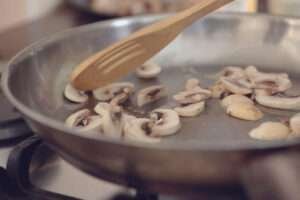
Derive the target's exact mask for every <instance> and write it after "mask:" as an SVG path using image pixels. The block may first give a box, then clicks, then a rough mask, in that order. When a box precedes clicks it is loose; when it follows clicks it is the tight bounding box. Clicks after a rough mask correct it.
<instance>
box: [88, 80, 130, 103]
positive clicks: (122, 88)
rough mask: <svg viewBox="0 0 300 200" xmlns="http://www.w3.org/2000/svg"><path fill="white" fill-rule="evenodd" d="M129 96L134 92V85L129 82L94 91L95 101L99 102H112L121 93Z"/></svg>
mask: <svg viewBox="0 0 300 200" xmlns="http://www.w3.org/2000/svg"><path fill="white" fill-rule="evenodd" d="M124 92H125V93H127V94H128V95H129V94H131V93H133V92H134V85H133V84H132V83H128V82H121V83H112V84H110V85H107V86H105V87H102V88H99V89H96V90H94V91H93V95H94V97H95V99H97V100H98V101H110V100H112V99H113V98H114V97H116V96H117V95H119V94H121V93H124Z"/></svg>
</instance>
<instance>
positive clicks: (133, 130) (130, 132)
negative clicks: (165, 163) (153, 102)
mask: <svg viewBox="0 0 300 200" xmlns="http://www.w3.org/2000/svg"><path fill="white" fill-rule="evenodd" d="M149 123H150V120H149V119H146V118H140V119H139V118H136V117H134V116H130V117H126V119H125V122H124V128H123V131H124V138H125V139H127V140H134V141H140V142H147V143H157V142H160V141H161V140H160V138H154V137H150V136H149V135H150V133H151V129H150V127H149Z"/></svg>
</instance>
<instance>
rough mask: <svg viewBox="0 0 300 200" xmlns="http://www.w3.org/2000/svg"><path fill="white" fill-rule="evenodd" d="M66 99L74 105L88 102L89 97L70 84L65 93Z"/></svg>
mask: <svg viewBox="0 0 300 200" xmlns="http://www.w3.org/2000/svg"><path fill="white" fill-rule="evenodd" d="M64 95H65V97H66V98H67V99H68V100H70V101H72V102H74V103H84V102H86V101H87V100H88V98H89V97H88V95H87V94H85V93H84V92H83V91H78V90H76V89H75V88H74V87H73V86H72V85H71V84H68V85H67V86H66V88H65V91H64Z"/></svg>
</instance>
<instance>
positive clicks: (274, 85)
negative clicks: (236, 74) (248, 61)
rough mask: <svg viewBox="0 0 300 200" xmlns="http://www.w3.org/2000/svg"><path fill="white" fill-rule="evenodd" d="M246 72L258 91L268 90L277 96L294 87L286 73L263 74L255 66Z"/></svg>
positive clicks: (248, 68)
mask: <svg viewBox="0 0 300 200" xmlns="http://www.w3.org/2000/svg"><path fill="white" fill-rule="evenodd" d="M245 72H246V74H247V77H248V79H249V80H250V82H251V83H252V85H253V86H254V88H256V89H268V90H269V91H271V92H272V93H273V94H275V93H278V92H285V91H287V90H288V89H290V88H291V87H292V82H291V80H290V79H289V76H288V74H286V73H263V72H259V71H258V70H257V68H256V67H254V66H249V67H247V68H246V70H245Z"/></svg>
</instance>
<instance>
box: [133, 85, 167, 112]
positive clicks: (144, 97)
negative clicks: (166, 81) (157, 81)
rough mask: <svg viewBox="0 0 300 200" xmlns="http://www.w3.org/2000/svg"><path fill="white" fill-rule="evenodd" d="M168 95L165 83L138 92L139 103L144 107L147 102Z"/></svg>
mask: <svg viewBox="0 0 300 200" xmlns="http://www.w3.org/2000/svg"><path fill="white" fill-rule="evenodd" d="M167 95H168V94H167V88H166V87H165V86H163V85H156V86H151V87H148V88H144V89H142V90H140V91H139V92H138V94H137V105H138V106H139V107H142V106H144V105H146V104H149V103H152V102H154V101H157V100H159V99H162V98H163V97H166V96H167Z"/></svg>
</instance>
